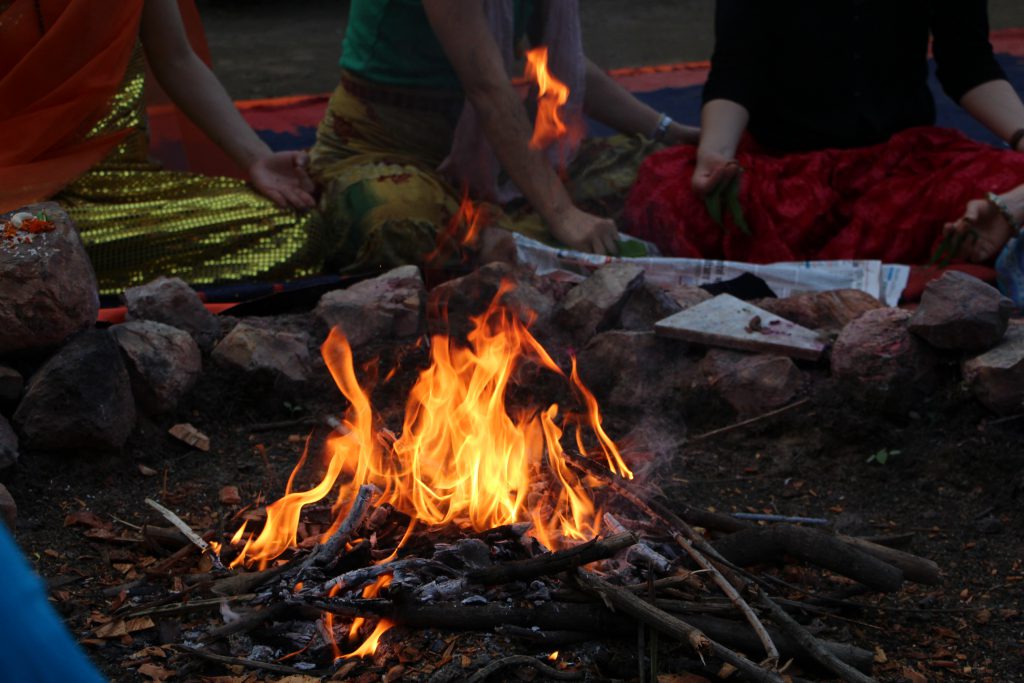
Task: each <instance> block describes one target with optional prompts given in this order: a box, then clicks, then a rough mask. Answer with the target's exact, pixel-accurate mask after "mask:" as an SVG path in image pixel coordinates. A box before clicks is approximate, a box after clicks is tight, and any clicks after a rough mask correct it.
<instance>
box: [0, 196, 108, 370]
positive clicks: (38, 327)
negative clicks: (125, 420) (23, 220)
mask: <svg viewBox="0 0 1024 683" xmlns="http://www.w3.org/2000/svg"><path fill="white" fill-rule="evenodd" d="M19 211H27V212H29V213H32V214H39V213H41V212H45V214H46V218H47V219H48V220H50V221H52V222H53V223H54V224H55V226H56V227H55V229H54V230H53V231H51V232H44V233H37V234H33V235H25V234H21V233H19V234H18V235H17V236H16V237H14V238H3V237H0V283H3V295H2V296H0V355H3V354H6V353H11V352H14V351H23V350H25V349H30V348H39V347H47V346H56V345H58V344H60V343H61V342H63V341H64V340H65V339H67V338H68V337H70V336H71V335H72V334H74V333H75V332H78V331H80V330H83V329H85V328H87V327H89V326H91V325H93V324H94V323H95V322H96V314H97V312H98V311H99V304H100V302H99V297H98V296H97V294H96V274H95V272H93V269H92V264H91V263H90V262H89V257H88V255H87V254H86V253H85V248H84V247H83V246H82V241H81V240H80V239H79V238H78V232H77V231H76V230H75V226H74V224H73V223H72V222H71V219H70V218H68V216H67V214H66V213H64V211H63V210H61V208H60V206H58V205H57V204H55V203H53V202H45V203H42V204H33V205H31V206H27V207H25V208H24V209H20V210H19ZM14 213H17V212H14ZM11 215H12V214H3V215H2V216H0V223H2V222H4V221H6V220H7V218H8V217H9V216H11ZM22 240H30V241H22Z"/></svg>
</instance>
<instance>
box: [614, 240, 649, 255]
mask: <svg viewBox="0 0 1024 683" xmlns="http://www.w3.org/2000/svg"><path fill="white" fill-rule="evenodd" d="M619 256H621V257H623V258H643V257H644V256H647V246H646V245H645V244H644V243H643V242H638V241H637V240H621V241H620V242H619Z"/></svg>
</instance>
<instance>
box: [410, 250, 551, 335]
mask: <svg viewBox="0 0 1024 683" xmlns="http://www.w3.org/2000/svg"><path fill="white" fill-rule="evenodd" d="M547 284H548V283H546V282H544V281H542V280H541V279H539V278H538V277H537V276H536V275H535V274H534V272H533V271H532V270H530V269H529V268H522V267H519V266H514V265H511V264H508V263H489V264H487V265H485V266H483V267H481V268H478V269H477V270H475V271H473V272H472V273H470V274H469V275H466V276H464V277H461V278H458V279H455V280H449V281H448V282H445V283H444V284H441V285H438V286H437V287H435V288H434V289H432V290H431V291H430V296H429V299H428V303H427V316H428V320H427V325H428V329H429V331H430V333H431V334H449V333H450V334H452V335H453V336H454V337H456V338H462V337H465V335H466V334H467V333H468V332H469V330H470V329H471V327H472V322H471V319H472V318H473V317H474V316H478V315H480V314H481V313H483V312H484V311H486V310H487V308H488V306H490V304H491V302H492V301H493V300H494V297H495V296H497V295H498V291H499V290H500V289H501V287H502V286H505V287H506V288H507V289H506V291H505V293H504V294H503V295H502V298H501V301H502V304H503V305H504V306H505V307H506V308H507V309H508V310H509V311H511V313H512V314H513V315H514V316H516V318H517V319H519V321H520V322H522V323H524V324H527V325H529V326H530V328H531V330H537V329H541V330H546V329H547V328H548V326H549V323H550V320H551V315H552V311H553V310H554V308H555V302H554V299H553V298H552V296H551V295H550V293H549V292H548V291H547V290H548V288H547Z"/></svg>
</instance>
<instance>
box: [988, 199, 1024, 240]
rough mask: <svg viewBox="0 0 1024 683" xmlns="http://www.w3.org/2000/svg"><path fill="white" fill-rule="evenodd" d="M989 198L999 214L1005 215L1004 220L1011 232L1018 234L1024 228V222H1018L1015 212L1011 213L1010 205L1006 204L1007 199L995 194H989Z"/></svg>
mask: <svg viewBox="0 0 1024 683" xmlns="http://www.w3.org/2000/svg"><path fill="white" fill-rule="evenodd" d="M987 198H988V200H989V201H990V202H992V206H994V207H996V208H997V209H998V210H999V213H1001V214H1003V218H1005V219H1006V222H1007V223H1008V224H1009V226H1010V229H1011V230H1013V231H1014V232H1018V231H1019V230H1020V229H1021V228H1022V227H1024V222H1018V221H1017V219H1016V218H1014V217H1013V212H1012V211H1010V205H1009V204H1007V203H1006V200H1005V199H1003V198H1002V197H1000V196H999V195H997V194H996V193H995V192H989V193H988V195H987Z"/></svg>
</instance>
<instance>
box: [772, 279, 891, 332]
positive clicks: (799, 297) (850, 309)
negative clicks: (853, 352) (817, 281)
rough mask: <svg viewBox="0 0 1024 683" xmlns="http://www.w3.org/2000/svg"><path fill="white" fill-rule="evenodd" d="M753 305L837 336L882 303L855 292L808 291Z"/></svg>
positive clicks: (849, 290)
mask: <svg viewBox="0 0 1024 683" xmlns="http://www.w3.org/2000/svg"><path fill="white" fill-rule="evenodd" d="M757 305H758V306H760V307H761V308H763V309H764V310H766V311H768V312H769V313H774V314H775V315H777V316H779V317H782V318H785V319H786V320H792V321H793V322H795V323H796V324H797V325H802V326H804V327H806V328H808V329H811V330H816V331H819V332H824V333H826V334H838V333H839V332H840V331H841V330H842V329H843V328H844V327H846V326H847V325H848V324H849V323H851V322H853V321H854V320H856V319H857V318H859V317H860V316H861V315H863V314H864V313H867V312H868V311H873V310H875V309H877V308H885V304H883V303H882V302H881V301H879V300H878V299H876V298H875V297H873V296H871V295H870V294H868V293H866V292H862V291H860V290H858V289H838V290H833V291H829V292H808V293H805V294H796V295H793V296H788V297H786V298H784V299H761V300H760V301H758V302H757Z"/></svg>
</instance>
